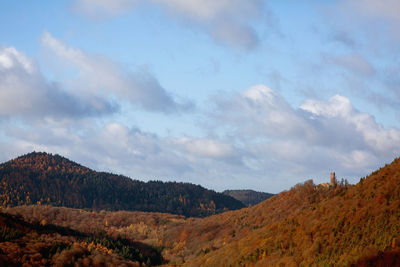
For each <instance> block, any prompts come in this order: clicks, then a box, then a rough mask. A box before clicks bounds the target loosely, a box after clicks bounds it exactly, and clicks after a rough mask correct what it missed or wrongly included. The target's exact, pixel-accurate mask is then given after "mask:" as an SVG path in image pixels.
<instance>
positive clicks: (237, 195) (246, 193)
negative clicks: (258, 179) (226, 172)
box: [222, 190, 274, 206]
mask: <svg viewBox="0 0 400 267" xmlns="http://www.w3.org/2000/svg"><path fill="white" fill-rule="evenodd" d="M222 194H225V195H227V196H231V197H233V198H234V199H237V200H239V201H240V202H242V203H243V204H244V205H245V206H253V205H256V204H258V203H260V202H263V201H264V200H266V199H268V198H270V197H272V196H274V194H270V193H264V192H258V191H254V190H225V191H223V192H222Z"/></svg>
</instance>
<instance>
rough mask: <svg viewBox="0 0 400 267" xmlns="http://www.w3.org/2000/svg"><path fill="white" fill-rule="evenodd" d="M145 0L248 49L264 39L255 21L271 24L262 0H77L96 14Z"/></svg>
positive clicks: (128, 8)
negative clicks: (259, 33) (260, 35)
mask: <svg viewBox="0 0 400 267" xmlns="http://www.w3.org/2000/svg"><path fill="white" fill-rule="evenodd" d="M145 3H151V4H152V5H154V6H155V7H158V8H161V9H162V10H163V11H164V12H165V13H166V14H168V15H170V17H172V18H174V19H177V20H178V21H180V22H182V25H186V26H188V27H191V28H194V29H198V30H200V31H203V32H205V33H206V34H207V35H209V36H210V37H211V38H212V39H214V40H215V41H216V42H218V43H221V44H225V45H230V46H233V47H237V48H241V49H245V50H251V49H254V48H255V47H257V46H258V45H259V43H260V37H259V35H258V33H257V31H256V29H255V28H254V26H253V22H254V21H258V22H261V23H263V24H268V23H267V22H268V20H267V19H266V16H267V15H268V14H267V13H268V12H266V7H265V5H264V3H263V1H261V0H219V1H213V0H151V1H148V2H146V1H143V0H131V1H129V0H117V1H93V0H76V1H75V3H74V7H75V10H77V11H78V12H80V13H83V14H86V15H89V16H91V17H95V18H96V17H113V16H118V15H121V14H123V13H127V12H129V11H132V10H134V9H135V8H137V7H138V6H140V5H142V4H145ZM268 26H271V25H268Z"/></svg>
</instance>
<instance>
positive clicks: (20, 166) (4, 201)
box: [0, 152, 244, 217]
mask: <svg viewBox="0 0 400 267" xmlns="http://www.w3.org/2000/svg"><path fill="white" fill-rule="evenodd" d="M25 204H50V205H54V206H64V207H71V208H81V209H83V208H88V209H95V210H101V209H104V210H137V211H156V212H167V213H173V214H179V215H184V216H194V217H203V216H208V215H212V214H217V213H220V212H223V211H227V210H235V209H240V208H243V207H244V205H243V204H242V202H240V201H238V200H236V199H234V198H232V197H230V196H227V195H224V194H222V193H217V192H215V191H212V190H207V189H205V188H203V187H201V186H199V185H194V184H190V183H177V182H161V181H150V182H147V183H146V182H142V181H138V180H132V179H130V178H128V177H125V176H122V175H115V174H111V173H106V172H96V171H93V170H91V169H89V168H87V167H84V166H81V165H79V164H77V163H75V162H73V161H70V160H68V159H66V158H64V157H62V156H59V155H52V154H47V153H43V152H40V153H39V152H33V153H29V154H27V155H24V156H21V157H18V158H16V159H13V160H10V161H8V162H6V163H3V164H1V165H0V205H1V206H3V207H6V206H17V205H25Z"/></svg>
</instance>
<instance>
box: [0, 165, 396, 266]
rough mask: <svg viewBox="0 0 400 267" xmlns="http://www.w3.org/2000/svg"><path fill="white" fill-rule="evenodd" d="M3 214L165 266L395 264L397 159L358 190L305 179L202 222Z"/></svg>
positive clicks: (19, 210)
mask: <svg viewBox="0 0 400 267" xmlns="http://www.w3.org/2000/svg"><path fill="white" fill-rule="evenodd" d="M3 212H6V213H10V214H15V215H20V216H22V217H23V219H24V220H25V221H28V222H29V223H37V222H41V221H43V220H45V221H46V222H47V223H49V224H54V225H58V226H62V227H69V228H71V229H73V230H75V231H80V232H82V233H85V234H87V235H89V234H94V233H96V232H99V231H104V232H105V233H106V235H107V236H109V237H110V238H117V237H121V238H125V239H127V240H130V241H132V242H133V241H136V242H141V243H144V244H147V245H149V246H151V247H162V248H163V250H162V252H161V253H162V256H163V258H164V260H165V261H168V264H169V265H168V266H400V227H399V225H400V159H396V160H394V161H393V162H392V163H391V164H388V165H386V166H384V167H383V168H381V169H379V170H377V171H375V172H373V173H372V174H371V175H369V176H368V177H363V178H361V179H360V181H359V183H357V184H356V185H347V184H343V183H339V184H338V185H336V186H325V185H315V184H314V183H313V181H312V180H309V181H306V182H304V183H302V184H297V185H295V186H294V187H293V188H291V189H290V190H288V191H284V192H282V193H280V194H277V195H275V196H273V197H271V198H269V199H267V200H265V201H263V202H261V203H259V204H257V205H255V206H251V207H248V208H243V209H240V210H233V211H227V212H224V213H221V214H217V215H212V216H208V217H205V218H185V217H182V216H178V215H169V214H160V213H148V212H128V211H118V212H109V211H100V212H95V211H85V210H77V209H69V208H64V207H51V206H43V205H39V206H36V205H31V206H19V207H10V208H4V209H3ZM0 245H1V243H0Z"/></svg>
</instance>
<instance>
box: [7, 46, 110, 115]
mask: <svg viewBox="0 0 400 267" xmlns="http://www.w3.org/2000/svg"><path fill="white" fill-rule="evenodd" d="M114 111H115V106H113V105H112V104H110V103H108V102H107V101H105V100H103V99H101V98H97V97H94V98H92V99H90V100H87V101H86V100H85V99H80V98H78V97H77V96H75V95H73V94H71V93H70V92H68V91H66V90H63V89H62V88H61V87H60V86H59V85H58V84H56V83H52V82H49V81H47V80H46V79H45V78H44V77H43V75H42V74H41V72H40V69H39V66H38V65H37V64H36V62H35V61H33V60H32V59H30V58H28V57H27V56H25V55H24V54H23V53H22V52H20V51H18V50H16V49H15V48H13V47H9V48H0V117H12V116H20V117H29V118H32V117H36V118H41V117H76V116H78V117H80V116H83V117H84V116H93V115H100V114H107V113H112V112H114Z"/></svg>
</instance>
